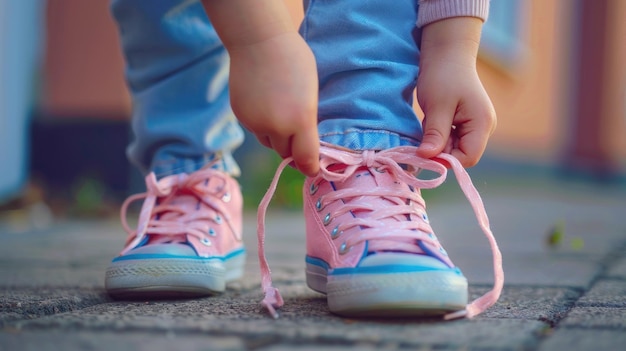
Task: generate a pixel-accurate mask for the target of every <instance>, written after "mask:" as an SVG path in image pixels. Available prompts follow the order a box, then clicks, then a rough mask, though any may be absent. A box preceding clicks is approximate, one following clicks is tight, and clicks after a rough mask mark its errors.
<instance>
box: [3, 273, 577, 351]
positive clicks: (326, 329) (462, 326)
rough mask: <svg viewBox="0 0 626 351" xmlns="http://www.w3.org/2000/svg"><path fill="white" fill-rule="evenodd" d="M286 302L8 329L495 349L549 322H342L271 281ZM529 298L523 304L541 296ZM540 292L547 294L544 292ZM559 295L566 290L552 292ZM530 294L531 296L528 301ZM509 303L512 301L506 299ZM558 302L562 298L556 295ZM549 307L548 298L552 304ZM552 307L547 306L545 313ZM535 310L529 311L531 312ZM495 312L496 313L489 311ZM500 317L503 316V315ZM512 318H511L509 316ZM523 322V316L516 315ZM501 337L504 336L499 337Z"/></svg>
mask: <svg viewBox="0 0 626 351" xmlns="http://www.w3.org/2000/svg"><path fill="white" fill-rule="evenodd" d="M277 286H278V287H279V288H280V289H281V291H282V292H283V295H284V297H285V306H284V307H283V308H281V310H280V313H281V317H280V318H279V319H278V320H272V319H270V318H269V317H268V316H267V314H266V313H265V311H263V310H262V309H261V307H260V304H259V301H260V300H261V293H260V291H250V292H238V293H232V294H225V295H223V296H218V297H214V298H205V299H200V300H188V301H178V300H172V301H159V302H108V303H104V304H99V305H95V306H91V307H88V308H85V309H83V310H81V311H75V312H69V313H63V314H58V315H54V316H48V317H44V318H39V319H36V320H31V321H20V322H16V323H13V324H11V325H10V327H11V328H14V329H16V330H19V331H24V332H30V331H37V330H106V331H110V332H114V331H120V332H123V331H128V330H133V331H138V332H159V333H163V332H173V333H177V334H179V333H192V334H197V333H202V334H207V335H230V336H236V337H240V338H243V339H244V340H245V342H246V343H247V344H258V345H260V346H271V345H273V344H276V345H279V344H284V343H286V344H294V343H295V344H305V345H306V344H307V343H309V344H311V345H328V346H329V347H330V346H333V345H352V344H354V343H359V344H360V345H363V346H364V347H365V346H367V347H373V348H377V349H378V348H380V347H381V345H396V346H397V347H398V348H405V347H411V348H412V347H422V346H433V347H453V346H454V347H460V346H472V347H486V346H489V347H494V348H496V349H497V348H500V349H508V348H509V347H510V346H511V345H514V346H515V347H518V348H521V347H529V346H532V345H533V344H534V343H535V341H536V340H537V339H536V336H537V335H538V334H539V333H540V332H541V331H542V330H544V329H545V328H547V327H548V325H547V324H545V323H543V322H540V321H538V320H536V319H538V318H540V316H542V315H543V314H542V313H543V312H541V311H539V310H538V309H535V310H534V312H527V313H526V315H525V316H526V317H527V318H529V319H534V320H523V319H515V318H509V319H507V318H503V319H499V318H492V317H489V315H485V316H483V317H478V318H476V319H474V320H471V321H469V320H461V321H452V322H443V321H441V320H439V319H417V318H414V319H379V320H377V319H347V318H341V317H338V316H335V315H332V314H331V313H330V312H329V311H328V307H327V304H326V299H325V297H324V296H322V295H320V294H317V293H315V292H311V291H310V290H308V289H307V288H306V287H304V282H298V281H296V282H291V283H290V284H289V285H286V284H277ZM518 293H519V294H524V293H526V294H529V293H530V294H531V298H530V299H527V303H526V304H522V305H520V307H521V308H523V306H528V305H529V304H530V303H531V302H530V301H531V300H535V299H536V298H537V297H538V296H542V295H543V293H535V294H534V295H533V294H532V293H531V292H529V291H526V292H523V291H520V292H518ZM544 293H545V294H546V295H549V293H547V292H544ZM555 293H556V294H557V295H558V294H561V295H563V296H565V295H567V294H566V293H565V292H564V291H555ZM533 296H534V297H533ZM511 298H513V296H511ZM555 300H556V301H558V300H560V298H556V299H555ZM553 303H554V301H553ZM550 308H554V307H546V309H547V310H550ZM533 313H534V314H533ZM492 314H493V315H498V313H495V312H492ZM500 314H503V313H502V312H501V313H500ZM509 317H510V316H509ZM520 318H523V316H520ZM502 335H506V337H505V338H503V337H502Z"/></svg>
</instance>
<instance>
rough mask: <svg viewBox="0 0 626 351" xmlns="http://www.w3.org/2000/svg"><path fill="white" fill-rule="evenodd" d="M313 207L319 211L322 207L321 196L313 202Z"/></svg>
mask: <svg viewBox="0 0 626 351" xmlns="http://www.w3.org/2000/svg"><path fill="white" fill-rule="evenodd" d="M315 209H316V210H317V212H319V211H321V210H323V209H324V206H323V205H322V198H321V197H320V198H319V199H317V202H316V203H315Z"/></svg>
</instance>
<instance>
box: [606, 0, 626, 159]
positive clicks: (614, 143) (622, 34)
mask: <svg viewBox="0 0 626 351" xmlns="http://www.w3.org/2000/svg"><path fill="white" fill-rule="evenodd" d="M609 6H610V9H609V19H608V23H607V33H608V39H609V43H610V44H609V45H608V50H609V53H608V55H607V62H606V65H607V66H608V67H611V69H610V70H608V72H607V76H606V77H605V81H606V82H607V94H606V95H605V101H603V104H604V106H605V108H606V110H605V111H606V112H605V113H606V115H607V123H606V124H605V125H604V128H603V129H604V132H605V133H606V136H607V138H606V143H607V145H606V147H607V148H608V149H609V150H613V151H614V152H615V155H616V160H617V162H618V163H619V164H620V165H621V166H622V169H626V21H625V20H624V14H626V1H623V0H611V2H610V3H609Z"/></svg>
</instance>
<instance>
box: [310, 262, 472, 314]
mask: <svg viewBox="0 0 626 351" xmlns="http://www.w3.org/2000/svg"><path fill="white" fill-rule="evenodd" d="M306 279H307V285H308V286H309V287H310V288H311V289H313V290H315V291H318V292H321V293H323V294H326V296H327V299H328V307H329V309H330V311H331V312H333V313H336V314H338V315H342V316H352V317H359V316H370V317H371V316H374V317H409V316H434V315H442V314H445V313H448V312H451V311H458V310H461V309H463V308H465V306H466V304H467V298H468V292H467V279H466V278H465V277H463V276H462V275H459V274H457V273H456V272H454V271H441V270H433V271H416V272H398V273H376V274H371V273H368V274H360V273H359V274H340V275H330V276H329V275H328V273H327V271H326V269H325V268H323V267H320V266H317V265H313V264H310V263H307V268H306Z"/></svg>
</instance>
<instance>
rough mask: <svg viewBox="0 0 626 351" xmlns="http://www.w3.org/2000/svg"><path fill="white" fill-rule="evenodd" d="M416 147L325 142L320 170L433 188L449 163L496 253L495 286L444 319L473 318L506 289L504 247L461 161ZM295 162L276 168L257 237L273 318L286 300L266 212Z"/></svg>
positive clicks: (332, 177)
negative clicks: (387, 173)
mask: <svg viewBox="0 0 626 351" xmlns="http://www.w3.org/2000/svg"><path fill="white" fill-rule="evenodd" d="M416 150H417V148H416V147H412V146H403V147H396V148H393V149H388V150H383V151H379V152H374V151H364V152H362V153H354V152H346V151H341V150H339V149H336V148H332V147H327V146H325V145H324V144H322V146H321V147H320V156H321V157H320V172H321V173H322V178H324V179H325V180H327V181H342V180H345V179H347V178H348V177H350V176H352V174H353V173H354V172H355V171H356V170H357V169H358V168H359V167H363V166H365V167H368V168H372V167H377V168H390V169H391V171H392V172H393V173H394V174H395V175H396V176H397V177H398V178H399V180H400V181H403V182H405V183H407V184H410V185H412V186H414V187H415V188H419V189H432V188H435V187H437V186H439V185H441V184H442V183H443V182H444V181H445V179H446V175H447V169H446V167H445V166H444V164H443V163H442V161H445V162H447V163H449V164H450V166H451V167H452V170H453V172H454V174H455V175H456V178H457V180H458V182H459V186H460V187H461V190H462V191H463V193H464V194H465V197H466V198H467V199H468V201H469V202H470V204H471V206H472V209H473V210H474V214H475V215H476V218H477V220H478V224H479V226H480V228H481V229H482V230H483V233H484V234H485V236H486V237H487V239H488V241H489V245H490V246H491V252H492V255H493V271H494V285H493V288H492V289H491V290H490V291H489V292H487V293H485V294H484V295H483V296H481V297H479V298H477V299H476V300H474V301H472V302H471V303H469V304H468V305H467V306H466V307H465V309H463V310H460V311H456V312H452V313H448V314H446V315H444V319H446V320H450V319H456V318H463V317H465V318H472V317H474V316H477V315H479V314H481V313H482V312H484V311H485V310H486V309H487V308H489V307H491V306H492V305H493V304H494V303H496V301H497V300H498V298H499V297H500V293H501V292H502V287H503V285H504V272H503V270H502V255H501V253H500V249H499V248H498V244H497V243H496V239H495V237H494V236H493V233H492V232H491V229H490V227H489V218H488V217H487V213H486V211H485V207H484V205H483V202H482V199H481V197H480V195H479V194H478V191H477V190H476V188H475V187H474V185H473V184H472V181H471V179H470V176H469V174H467V172H466V171H465V169H464V168H463V166H462V165H461V163H460V162H459V161H458V160H457V159H456V158H455V157H454V156H452V155H450V154H445V153H442V154H440V155H439V156H437V157H436V158H435V159H434V160H427V159H423V158H421V157H419V156H417V154H416ZM292 161H293V159H292V158H291V157H289V158H286V159H284V160H283V161H282V162H281V163H280V165H279V166H278V168H277V169H276V174H275V175H274V178H273V180H272V182H271V184H270V186H269V189H268V190H267V192H266V194H265V196H264V197H263V199H262V200H261V203H260V204H259V211H258V213H257V214H258V216H257V237H258V252H259V264H260V267H261V288H262V290H263V293H264V294H265V297H264V298H263V300H262V301H261V304H262V305H263V306H264V307H265V308H266V309H267V311H268V312H269V313H270V315H271V316H272V317H273V318H278V312H277V311H276V308H278V307H281V306H282V305H283V303H284V302H283V298H282V297H281V295H280V292H279V291H278V289H276V288H275V287H274V286H273V285H272V277H271V271H270V268H269V265H268V262H267V259H266V257H265V215H266V212H267V207H268V206H269V203H270V201H271V199H272V197H273V196H274V192H275V191H276V186H277V184H278V181H279V179H280V175H281V174H282V172H283V170H284V169H285V167H287V165H288V164H289V163H291V162H292ZM334 164H343V165H346V168H345V170H343V171H342V172H341V173H336V172H333V171H330V170H329V169H328V167H329V166H331V165H334ZM400 164H406V165H410V166H412V167H414V168H415V169H423V170H429V171H432V172H435V173H437V174H439V177H436V178H434V179H428V180H422V179H419V178H416V177H414V176H411V175H409V174H408V173H407V172H406V171H404V170H403V169H402V167H401V166H400Z"/></svg>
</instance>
